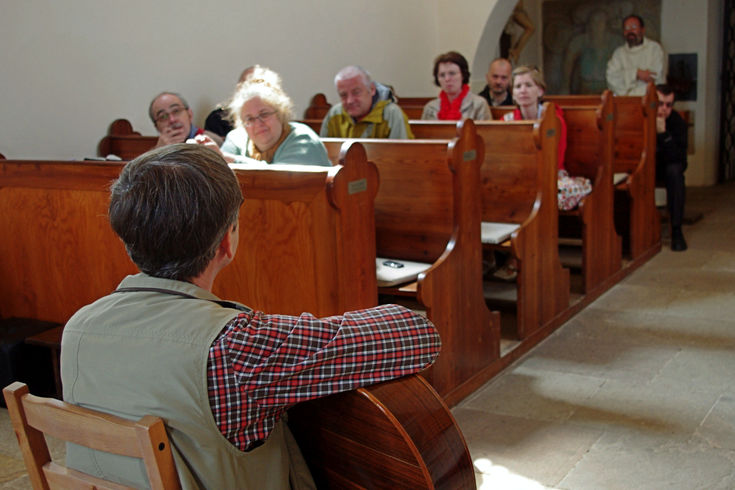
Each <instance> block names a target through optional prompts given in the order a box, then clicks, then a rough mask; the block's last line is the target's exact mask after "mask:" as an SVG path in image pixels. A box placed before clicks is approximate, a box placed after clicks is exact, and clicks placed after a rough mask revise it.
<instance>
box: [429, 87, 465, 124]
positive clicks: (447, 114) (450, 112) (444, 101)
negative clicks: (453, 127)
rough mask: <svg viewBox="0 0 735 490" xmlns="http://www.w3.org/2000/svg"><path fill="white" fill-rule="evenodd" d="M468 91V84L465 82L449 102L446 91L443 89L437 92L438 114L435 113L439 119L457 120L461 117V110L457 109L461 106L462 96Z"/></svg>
mask: <svg viewBox="0 0 735 490" xmlns="http://www.w3.org/2000/svg"><path fill="white" fill-rule="evenodd" d="M469 91H470V86H469V85H467V84H466V83H465V84H464V85H462V91H461V92H460V93H459V95H458V96H457V97H456V98H455V99H454V100H453V101H451V102H450V101H449V97H447V93H446V92H444V91H443V90H442V91H441V92H439V114H437V116H438V117H439V119H441V120H444V121H459V120H460V119H462V112H461V111H460V110H459V109H460V107H462V101H463V100H464V96H465V95H467V92H469Z"/></svg>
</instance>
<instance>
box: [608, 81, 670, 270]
mask: <svg viewBox="0 0 735 490" xmlns="http://www.w3.org/2000/svg"><path fill="white" fill-rule="evenodd" d="M615 103H616V114H615V117H616V130H615V133H616V142H615V163H614V166H613V172H627V173H628V174H629V175H628V179H627V180H626V181H624V182H622V183H620V184H618V185H617V186H616V191H617V192H616V197H615V198H616V210H617V211H618V213H617V216H616V225H618V226H619V228H620V229H622V230H623V231H624V232H623V233H621V235H623V247H624V249H627V251H628V253H629V255H630V257H631V258H632V259H633V260H638V259H645V258H646V257H648V256H650V255H653V254H655V253H657V252H658V251H659V250H660V249H661V219H660V216H659V214H658V210H657V209H656V199H655V188H656V113H657V109H658V96H657V94H656V88H655V86H654V85H653V83H649V84H648V89H647V91H646V95H645V96H643V97H615ZM626 208H627V209H626ZM625 211H627V213H626V212H625Z"/></svg>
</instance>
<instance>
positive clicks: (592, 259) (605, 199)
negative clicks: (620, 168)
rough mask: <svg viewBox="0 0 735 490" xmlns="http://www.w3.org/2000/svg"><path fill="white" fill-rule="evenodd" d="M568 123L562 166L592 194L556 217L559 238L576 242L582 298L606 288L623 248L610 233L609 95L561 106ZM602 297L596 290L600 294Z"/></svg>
mask: <svg viewBox="0 0 735 490" xmlns="http://www.w3.org/2000/svg"><path fill="white" fill-rule="evenodd" d="M562 110H563V111H564V120H565V121H566V124H567V150H566V155H565V166H566V168H567V170H568V171H569V174H570V175H574V176H582V177H586V178H588V179H590V181H591V183H592V192H590V194H588V195H587V196H585V197H584V199H583V200H582V201H581V202H580V204H579V206H578V207H577V208H576V209H573V210H571V211H560V212H559V218H560V222H559V227H560V229H559V235H560V236H567V237H568V236H573V237H577V236H579V237H581V239H582V276H583V281H584V282H583V287H584V291H585V293H588V294H589V293H590V292H593V290H594V289H595V288H598V287H600V288H602V289H603V290H604V289H607V288H609V287H610V286H611V284H607V283H606V280H607V279H609V278H610V277H612V276H613V275H614V274H615V273H616V272H618V271H619V270H620V269H621V267H622V245H621V239H620V236H619V235H618V234H617V232H616V230H615V221H614V213H613V209H614V187H613V177H612V174H613V173H612V160H613V146H614V112H613V103H612V93H611V92H610V91H606V92H605V93H604V94H603V96H602V104H595V105H589V106H586V105H576V106H575V105H573V106H562ZM600 292H601V291H600Z"/></svg>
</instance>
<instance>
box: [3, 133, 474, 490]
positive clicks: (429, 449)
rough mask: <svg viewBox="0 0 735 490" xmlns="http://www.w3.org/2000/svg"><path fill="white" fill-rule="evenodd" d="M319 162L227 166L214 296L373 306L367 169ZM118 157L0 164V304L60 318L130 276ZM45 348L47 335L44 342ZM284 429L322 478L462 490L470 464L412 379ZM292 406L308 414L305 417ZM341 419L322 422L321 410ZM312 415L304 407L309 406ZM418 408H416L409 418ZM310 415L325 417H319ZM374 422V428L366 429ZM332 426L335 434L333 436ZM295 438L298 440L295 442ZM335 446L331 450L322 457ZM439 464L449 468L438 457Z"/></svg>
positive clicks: (434, 404)
mask: <svg viewBox="0 0 735 490" xmlns="http://www.w3.org/2000/svg"><path fill="white" fill-rule="evenodd" d="M340 162H341V163H342V164H343V165H340V166H335V167H331V168H324V167H313V166H308V167H307V166H305V167H301V166H281V165H272V166H267V167H266V166H264V167H263V168H251V167H245V166H239V167H237V168H236V170H235V173H236V175H237V177H238V180H239V182H240V185H241V186H242V187H243V190H244V193H245V198H246V200H245V203H244V205H243V207H242V209H241V213H240V226H241V227H242V228H241V229H243V230H247V233H241V235H240V236H241V240H240V244H239V248H238V253H237V255H236V258H235V260H234V261H233V262H232V264H230V266H228V267H227V268H226V269H225V270H223V272H222V274H221V276H220V277H218V280H217V282H216V287H215V290H214V292H215V294H217V295H219V296H220V297H223V298H228V299H235V300H239V301H241V302H243V303H245V304H248V305H250V306H252V307H255V308H259V309H264V310H265V311H271V312H279V313H292V314H299V313H301V312H302V311H311V312H314V313H315V314H317V315H331V314H338V313H342V312H343V311H345V310H346V309H355V308H362V307H366V306H372V305H375V304H376V303H377V292H376V291H377V286H376V280H375V235H374V233H375V227H374V223H373V219H374V207H373V201H374V198H375V194H376V192H377V183H378V182H377V179H378V177H377V171H376V170H375V167H374V166H373V165H372V164H369V163H368V162H367V160H366V158H365V153H364V150H363V149H362V148H361V147H359V145H354V146H349V147H347V146H346V147H345V148H344V151H343V152H342V154H341V157H340ZM122 165H123V164H122V163H117V162H116V163H108V162H56V161H19V160H10V161H3V162H2V163H0V227H2V229H3V230H4V232H3V234H1V235H0V252H1V253H2V254H3V257H4V259H3V260H2V261H0V276H2V277H3V281H0V312H2V315H3V316H8V317H9V316H33V317H38V318H48V319H53V320H55V321H60V322H65V321H66V320H67V319H68V318H69V317H70V316H71V315H72V314H73V313H74V311H76V309H78V308H79V307H81V306H83V305H84V304H87V303H89V302H91V301H93V300H95V299H96V298H98V297H100V296H103V295H105V294H107V293H109V292H110V291H112V290H113V289H114V288H115V287H116V286H117V284H118V282H119V281H120V280H121V279H122V277H124V276H125V275H126V274H129V273H134V272H135V271H136V269H135V267H134V266H133V264H132V263H131V262H130V260H129V259H128V258H127V255H126V253H125V251H124V247H123V245H122V244H121V242H120V241H119V240H118V239H117V237H116V236H115V235H114V233H113V232H112V230H111V228H110V226H109V224H108V221H107V204H108V199H109V184H110V182H111V181H112V180H113V179H115V178H116V177H117V175H118V174H119V172H120V169H121V168H122ZM57 343H58V340H57ZM298 408H299V409H301V410H303V412H299V410H298V409H297V410H296V411H295V413H294V417H293V421H292V422H293V423H294V432H295V433H297V434H299V433H302V434H303V433H305V431H308V432H306V433H308V435H309V436H310V437H309V439H308V440H306V441H300V442H301V443H302V444H308V448H309V451H308V454H307V458H308V459H309V461H310V463H311V464H313V465H319V466H314V467H313V469H312V471H313V473H314V474H315V476H316V477H318V481H320V483H322V484H323V485H325V486H332V487H334V486H338V485H340V484H341V483H344V482H345V481H350V482H351V483H352V484H354V485H358V486H360V485H362V486H363V487H367V486H369V485H371V484H372V482H373V481H375V479H374V478H375V475H376V474H377V475H380V477H381V478H382V481H385V482H387V484H388V485H389V486H391V487H395V486H396V485H400V484H403V485H404V486H409V487H412V488H448V489H451V488H474V485H475V482H474V474H473V468H472V461H471V459H470V456H469V452H468V451H467V446H466V444H465V442H464V438H463V437H462V434H461V432H460V431H459V428H458V427H457V425H456V422H455V420H454V418H453V417H452V415H451V412H449V410H448V409H447V406H446V405H445V404H444V402H443V401H442V400H441V399H440V398H438V396H437V395H436V393H435V392H434V391H433V390H431V389H430V388H429V387H428V385H427V384H426V382H425V381H422V380H421V378H420V377H417V376H413V377H409V378H406V379H401V380H394V381H392V382H390V383H384V384H378V385H374V386H371V387H367V388H361V389H358V390H355V391H353V392H349V393H343V394H340V395H337V396H335V397H329V398H325V399H321V400H316V401H313V402H309V403H307V404H303V405H300V406H299V407H298ZM300 413H306V414H308V417H307V418H304V417H301V421H302V422H301V424H299V423H298V420H299V418H300ZM330 413H339V414H340V415H341V416H342V417H343V418H344V419H345V420H349V421H350V426H349V432H347V431H346V430H347V428H345V427H338V426H335V424H334V423H333V422H335V421H333V420H329V419H328V418H326V417H325V414H330ZM312 414H316V415H312ZM417 414H420V415H421V416H420V417H416V415H417ZM320 416H321V417H325V418H324V420H322V419H321V418H320ZM376 427H379V428H380V430H379V431H376V430H375V428H376ZM335 430H339V431H340V432H335ZM305 447H306V446H305ZM335 448H340V449H341V450H342V452H343V455H350V454H355V453H357V452H359V453H360V458H347V460H345V458H344V457H343V458H342V459H341V460H340V459H339V458H333V457H332V456H333V454H332V453H333V452H334V450H335ZM447 463H448V464H447Z"/></svg>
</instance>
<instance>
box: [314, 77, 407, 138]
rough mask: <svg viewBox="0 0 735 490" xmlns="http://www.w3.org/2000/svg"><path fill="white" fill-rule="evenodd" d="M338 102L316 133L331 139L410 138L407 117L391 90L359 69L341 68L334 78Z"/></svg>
mask: <svg viewBox="0 0 735 490" xmlns="http://www.w3.org/2000/svg"><path fill="white" fill-rule="evenodd" d="M334 85H335V86H336V87H337V93H338V94H339V98H340V100H341V102H340V103H339V104H336V105H335V106H334V107H332V108H331V109H330V110H329V112H327V115H326V116H325V117H324V121H322V127H321V130H320V131H319V134H320V135H321V136H324V137H335V138H394V139H406V138H413V133H412V132H411V127H410V126H409V124H408V117H407V116H406V114H405V113H404V112H403V110H402V109H401V108H400V107H399V106H398V104H396V103H395V101H394V100H393V94H392V93H391V90H390V89H389V88H388V87H386V86H385V85H381V84H378V83H376V82H374V81H373V79H372V78H371V77H370V74H369V73H368V72H367V71H366V70H365V69H363V68H361V67H359V66H347V67H345V68H342V69H341V70H340V71H339V72H338V73H337V75H336V76H335V77H334Z"/></svg>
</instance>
